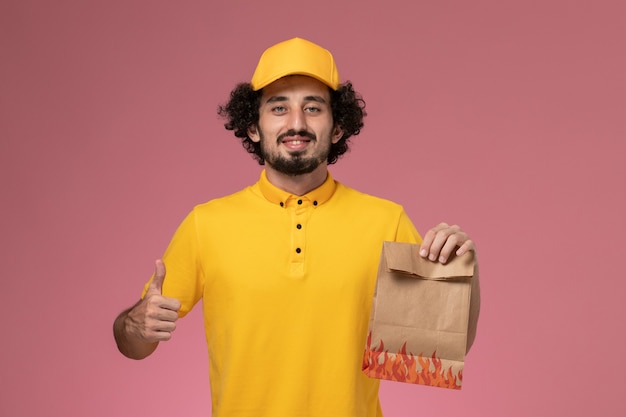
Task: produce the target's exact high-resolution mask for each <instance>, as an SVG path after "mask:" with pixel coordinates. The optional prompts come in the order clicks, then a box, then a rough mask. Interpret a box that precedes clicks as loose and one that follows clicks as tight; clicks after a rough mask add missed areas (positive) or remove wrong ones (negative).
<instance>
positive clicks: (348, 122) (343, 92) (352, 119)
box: [217, 82, 367, 165]
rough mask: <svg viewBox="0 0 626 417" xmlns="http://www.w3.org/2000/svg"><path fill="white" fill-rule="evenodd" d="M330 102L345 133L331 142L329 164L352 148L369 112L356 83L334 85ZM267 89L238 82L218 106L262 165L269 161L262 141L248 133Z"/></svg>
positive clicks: (245, 145)
mask: <svg viewBox="0 0 626 417" xmlns="http://www.w3.org/2000/svg"><path fill="white" fill-rule="evenodd" d="M329 90H330V104H331V109H332V112H333V121H334V123H335V125H337V126H340V127H341V130H342V131H343V136H341V138H340V139H339V141H337V143H335V144H332V145H331V149H330V153H329V154H328V164H334V163H335V162H337V160H338V159H339V157H340V156H341V155H343V154H344V153H346V152H347V151H348V148H349V138H350V137H351V136H356V135H358V134H359V133H361V128H363V118H365V116H366V115H367V113H366V112H365V101H364V100H363V98H362V97H361V95H360V94H358V93H357V92H356V91H354V88H353V87H352V83H350V82H346V83H344V84H341V85H340V86H339V88H337V90H332V89H330V88H329ZM262 91H263V90H259V91H254V90H253V89H252V86H251V85H250V84H249V83H240V84H238V85H237V86H236V87H235V88H234V89H233V91H231V93H230V100H229V101H228V102H227V103H226V104H224V105H220V106H218V109H217V113H218V115H219V116H221V117H222V118H224V119H226V123H224V127H225V128H226V129H227V130H232V131H233V133H234V134H235V136H236V137H238V138H239V139H241V144H242V145H243V147H244V149H245V150H246V151H248V152H249V153H250V154H252V156H253V157H254V159H256V160H257V161H258V162H259V164H260V165H263V164H265V160H264V159H263V155H262V153H261V144H260V143H258V142H253V141H252V139H250V137H249V136H248V129H249V128H250V127H251V126H255V125H257V124H258V122H259V106H260V104H261V95H262V94H263V92H262Z"/></svg>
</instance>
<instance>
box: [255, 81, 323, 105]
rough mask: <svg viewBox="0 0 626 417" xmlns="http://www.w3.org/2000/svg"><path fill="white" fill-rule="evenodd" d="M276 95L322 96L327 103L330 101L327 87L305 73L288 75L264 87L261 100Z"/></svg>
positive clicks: (290, 96) (296, 96) (295, 96)
mask: <svg viewBox="0 0 626 417" xmlns="http://www.w3.org/2000/svg"><path fill="white" fill-rule="evenodd" d="M277 96H280V97H285V98H287V99H289V98H294V99H296V98H303V97H307V96H316V97H321V98H323V99H324V100H325V101H326V102H327V103H328V102H330V91H329V87H328V86H327V85H326V84H324V83H322V82H321V81H318V80H316V79H315V78H311V77H307V76H305V75H288V76H286V77H283V78H279V79H278V80H276V81H274V82H273V83H271V84H270V85H268V86H266V87H264V88H263V95H262V96H261V102H262V103H264V102H266V100H268V99H270V98H272V97H277Z"/></svg>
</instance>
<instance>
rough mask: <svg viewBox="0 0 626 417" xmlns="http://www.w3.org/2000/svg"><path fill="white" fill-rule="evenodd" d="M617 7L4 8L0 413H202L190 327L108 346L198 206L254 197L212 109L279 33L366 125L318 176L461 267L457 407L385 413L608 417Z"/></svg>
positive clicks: (619, 119)
mask: <svg viewBox="0 0 626 417" xmlns="http://www.w3.org/2000/svg"><path fill="white" fill-rule="evenodd" d="M246 3H247V4H246ZM214 4H217V5H214ZM574 4H576V5H574ZM625 5H626V3H624V2H623V1H620V0H616V1H601V0H596V1H594V2H591V1H589V2H574V1H568V0H562V1H550V0H545V1H527V0H524V1H522V0H520V1H497V0H482V1H472V2H470V1H460V0H459V1H417V2H409V1H400V0H390V1H386V2H383V3H381V2H370V1H361V2H357V1H353V2H341V1H337V0H321V1H317V2H304V3H297V4H296V3H285V2H274V1H271V0H270V1H264V2H260V1H250V2H243V1H241V0H238V1H228V2H227V1H223V2H216V1H213V2H209V1H204V2H202V1H180V2H171V1H145V2H140V1H119V0H115V1H107V2H85V1H79V0H64V1H54V2H52V1H32V0H31V1H25V0H12V1H11V0H5V1H3V2H2V4H0V50H1V51H2V53H1V55H0V56H1V60H2V64H1V65H0V129H1V130H0V138H1V139H0V140H1V141H2V142H1V143H2V147H1V150H0V170H1V175H0V178H1V182H2V208H1V210H2V216H0V227H1V229H0V230H1V231H2V240H1V243H0V244H1V245H2V248H1V251H0V253H1V258H0V264H1V265H2V270H3V273H2V278H0V279H1V282H2V285H1V288H2V289H1V294H2V318H3V320H2V326H1V329H2V343H1V344H0V369H1V375H2V381H3V389H2V390H0V415H2V416H44V415H46V416H61V415H63V416H90V417H100V416H102V417H105V416H106V417H110V416H131V415H137V414H138V413H139V414H140V415H152V416H169V415H173V414H174V413H175V415H188V416H206V415H209V409H210V400H209V395H208V390H209V383H208V378H207V359H206V357H205V344H204V339H203V338H204V336H203V334H202V330H201V326H202V324H201V320H200V316H199V314H198V311H196V312H194V313H192V314H191V316H190V317H189V318H188V319H186V320H184V321H183V322H182V323H181V325H180V328H179V330H178V331H177V334H176V338H175V340H174V341H172V342H170V343H167V344H163V345H162V346H161V348H160V349H159V351H158V353H157V354H156V355H155V356H153V357H151V358H149V359H147V360H145V361H141V362H134V361H130V360H127V359H125V358H123V357H122V356H121V355H119V354H118V353H117V351H116V349H115V345H114V342H113V339H112V336H111V324H112V320H113V318H114V317H115V316H116V314H117V313H118V312H119V311H120V310H121V309H123V308H124V307H126V306H128V305H130V304H131V303H132V302H134V301H135V300H136V299H137V298H138V296H139V292H140V289H141V287H142V285H143V283H144V281H145V280H146V279H147V278H148V276H149V274H150V273H151V272H152V266H153V261H154V259H155V258H157V257H159V256H160V255H161V253H162V252H163V250H164V248H165V245H166V244H167V242H168V240H169V238H170V236H171V234H172V233H173V231H174V229H175V227H176V225H177V224H178V222H179V221H180V220H181V219H182V217H183V216H184V215H185V214H186V213H187V211H188V210H190V208H191V207H192V205H194V204H196V203H198V202H201V201H205V200H207V199H210V198H212V197H216V196H220V195H223V194H226V193H229V192H232V191H234V190H237V189H239V188H241V187H243V186H245V185H247V184H250V183H252V182H253V181H255V180H256V178H257V175H258V171H259V167H258V166H257V165H255V163H254V162H253V161H252V159H251V158H250V157H249V156H248V155H247V154H245V153H244V152H243V150H242V149H241V148H240V145H239V144H238V142H237V141H236V140H235V139H233V138H232V137H231V136H230V133H228V132H226V131H224V130H223V128H222V126H221V122H220V121H219V120H218V119H217V117H216V115H215V109H216V106H217V104H218V103H221V102H223V101H224V100H225V99H226V97H227V94H228V92H229V91H230V89H231V88H232V87H233V86H234V84H235V83H236V82H239V81H244V80H248V79H249V77H250V76H251V74H252V70H253V68H254V65H255V63H256V60H257V58H258V56H259V54H260V52H261V51H262V50H263V49H264V48H265V47H267V46H269V45H270V44H273V43H275V42H277V41H280V40H283V39H286V38H289V37H292V36H302V37H305V38H309V39H310V40H312V41H315V42H318V43H321V44H322V45H325V46H327V47H328V48H329V49H331V50H332V51H333V52H334V54H335V56H336V59H337V60H338V62H339V67H340V71H341V74H342V76H343V78H344V79H349V80H352V81H353V83H354V85H355V86H356V88H357V89H358V90H360V91H361V93H362V94H363V95H364V97H365V98H366V100H367V103H368V110H369V114H370V116H369V117H368V119H367V123H366V128H365V130H364V131H363V133H362V135H361V136H360V137H358V138H357V139H356V140H355V142H354V146H353V150H352V152H351V153H350V154H348V155H347V156H346V157H345V158H344V159H343V160H342V161H340V163H339V164H338V165H337V166H336V167H335V168H334V169H333V173H334V175H335V177H336V178H338V179H340V180H341V181H343V182H345V183H347V184H350V185H352V186H354V187H356V188H358V189H361V190H363V191H366V192H368V193H372V194H376V195H380V196H382V197H386V198H390V199H393V200H395V201H397V202H399V203H401V204H403V205H404V206H405V208H406V209H407V211H408V213H409V214H410V215H411V216H412V218H413V219H414V222H415V223H416V225H417V227H418V228H419V229H420V230H422V231H425V230H426V229H427V228H428V227H430V226H432V225H434V224H435V223H437V222H439V221H441V220H447V221H449V222H455V223H459V224H461V225H462V226H463V227H464V228H465V229H466V230H467V231H468V232H469V233H470V234H471V235H472V237H473V238H474V239H475V240H476V242H477V243H478V246H479V254H480V259H481V268H482V284H483V298H484V300H483V312H482V318H481V322H480V328H479V335H478V339H477V342H476V344H475V346H474V349H473V351H472V352H471V353H470V354H469V356H468V358H467V364H466V369H465V378H464V388H463V390H462V391H460V392H453V391H449V390H443V389H435V388H427V387H420V386H412V385H404V384H399V383H384V384H383V387H382V393H381V397H382V401H383V407H384V409H385V411H386V415H387V416H388V417H404V416H407V417H408V416H418V415H419V416H427V415H444V416H445V415H457V414H458V415H465V416H480V417H485V416H494V417H495V416H497V417H502V416H507V417H517V416H534V417H544V416H545V417H548V416H561V415H581V416H582V415H585V416H590V415H623V414H624V413H625V412H626V405H625V404H626V403H625V402H624V401H623V397H622V396H623V388H624V371H623V367H622V366H621V365H620V364H621V359H622V355H623V354H624V353H625V352H626V351H625V350H624V335H623V332H624V330H623V329H624V318H626V311H625V307H624V304H625V303H624V289H625V284H624V282H625V281H624V272H622V271H620V270H619V269H618V266H617V264H616V262H617V261H619V259H620V258H621V256H623V250H624V236H626V227H625V221H624V213H625V212H626V204H625V203H624V191H623V190H624V185H623V183H624V180H625V179H626V169H625V167H624V165H625V164H624V155H626V150H625V149H624V148H625V145H624V143H625V139H626V99H625V97H626V77H625V76H624V74H626V59H625V54H624V51H625V50H626V18H625V16H626V6H625ZM383 7H384V9H383Z"/></svg>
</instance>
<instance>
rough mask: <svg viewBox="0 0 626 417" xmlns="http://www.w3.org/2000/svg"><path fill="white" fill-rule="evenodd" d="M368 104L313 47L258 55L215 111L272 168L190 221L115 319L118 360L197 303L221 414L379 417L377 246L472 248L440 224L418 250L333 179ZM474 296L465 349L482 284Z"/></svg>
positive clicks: (398, 221) (407, 231) (402, 230)
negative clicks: (373, 337) (370, 338)
mask: <svg viewBox="0 0 626 417" xmlns="http://www.w3.org/2000/svg"><path fill="white" fill-rule="evenodd" d="M363 108H364V102H363V100H362V99H361V98H360V97H359V96H358V94H356V93H355V92H354V90H353V88H352V85H351V84H350V83H345V84H341V83H340V81H339V76H338V73H337V68H336V66H335V63H334V60H333V57H332V55H331V54H330V53H329V52H328V51H326V50H325V49H323V48H321V47H319V46H318V45H315V44H313V43H311V42H308V41H306V40H303V39H299V38H295V39H291V40H288V41H285V42H281V43H279V44H277V45H274V46H273V47H271V48H269V49H268V50H266V51H265V52H264V54H263V56H262V57H261V59H260V61H259V64H258V66H257V69H256V71H255V73H254V76H253V78H252V81H251V83H249V84H248V83H244V84H240V85H238V86H237V87H236V88H235V89H234V90H233V92H232V94H231V98H230V101H229V102H228V103H227V104H226V105H225V106H222V107H221V108H220V114H221V115H222V116H223V117H225V118H226V120H227V122H226V124H225V126H226V128H227V129H229V130H233V131H234V133H235V135H236V136H237V137H239V138H240V139H241V140H242V143H243V145H244V147H245V148H246V149H247V150H248V152H250V153H252V154H253V155H254V157H255V158H256V159H257V160H258V161H259V162H260V163H261V164H264V165H265V169H264V170H263V172H262V173H261V177H260V179H259V181H258V182H257V183H256V184H254V185H252V186H250V187H247V188H245V189H244V190H241V191H239V192H237V193H235V194H232V195H230V196H227V197H223V198H219V199H215V200H212V201H209V202H207V203H205V204H201V205H199V206H197V207H195V208H194V209H193V211H192V212H191V213H190V214H189V215H188V216H187V218H186V219H185V220H184V221H183V222H182V224H181V225H180V226H179V228H178V230H177V231H176V233H175V235H174V237H173V239H172V241H171V243H170V245H169V247H168V249H167V251H166V253H165V255H164V257H163V261H161V260H159V261H157V262H156V271H155V274H154V276H153V278H152V280H151V281H150V282H149V283H148V284H146V287H145V290H144V295H143V297H142V299H141V300H140V301H139V302H138V303H137V304H135V305H134V306H133V307H131V308H130V309H128V310H126V311H124V312H122V313H121V314H120V315H119V316H118V317H117V319H116V321H115V324H114V332H115V338H116V341H117V343H118V347H119V349H120V351H121V352H122V353H123V354H124V355H126V356H128V357H130V358H135V359H141V358H144V357H146V356H148V355H150V354H151V353H152V352H153V351H154V350H155V349H156V347H157V345H158V343H159V342H161V341H166V340H169V339H170V338H171V337H172V332H173V331H174V329H175V327H176V325H175V322H176V320H177V319H178V318H179V317H183V316H185V315H186V314H187V313H188V312H189V311H190V310H191V308H192V307H193V306H194V305H195V304H196V303H197V302H198V301H199V300H200V299H202V300H203V311H204V319H205V331H206V338H207V345H208V350H209V358H210V379H211V394H212V401H213V415H214V416H220V417H232V416H237V417H241V416H253V417H264V416H268V417H269V416H271V417H281V416H284V417H293V416H310V417H314V416H320V417H322V416H323V417H328V416H337V417H339V416H342V417H344V416H345V417H348V416H350V417H353V416H354V417H357V416H359V417H361V416H381V415H382V412H381V409H380V404H379V400H378V386H379V381H378V380H375V379H370V378H368V377H366V376H365V375H364V374H363V373H362V372H361V364H362V358H363V351H364V347H365V338H366V332H367V326H368V319H369V313H370V306H371V302H372V297H373V292H374V287H375V282H376V274H377V266H378V261H379V258H380V251H381V248H382V242H383V241H400V242H410V243H421V248H420V249H421V255H422V256H424V257H428V258H429V259H430V260H432V261H434V262H446V260H447V259H448V257H449V256H450V255H451V254H452V252H453V251H456V253H457V254H462V253H464V252H467V251H470V250H475V248H474V244H473V242H472V241H471V240H470V239H469V238H468V236H467V235H466V234H465V233H464V232H463V231H461V230H460V229H459V228H458V227H456V226H448V225H447V224H445V223H442V224H440V225H438V226H436V227H435V228H433V229H431V230H430V231H428V233H427V234H426V235H425V238H424V240H423V242H422V239H421V238H420V235H419V234H418V232H417V231H416V230H415V228H414V226H413V224H412V223H411V221H410V220H409V218H408V216H407V215H406V213H405V212H404V210H403V209H402V207H401V206H399V205H397V204H395V203H392V202H389V201H386V200H382V199H379V198H376V197H372V196H368V195H366V194H362V193H359V192H357V191H355V190H353V189H351V188H349V187H346V186H345V185H343V184H341V183H339V182H337V181H335V180H334V179H333V178H332V177H331V175H330V173H329V172H328V165H329V164H332V163H334V162H336V161H337V158H338V157H339V156H340V155H341V154H343V153H344V152H345V151H346V150H347V148H348V139H349V138H350V137H351V136H353V135H357V134H358V133H359V131H360V129H361V127H362V126H363V117H364V111H363ZM165 265H167V279H165ZM474 281H476V280H474ZM474 297H475V300H473V303H474V305H473V308H472V310H473V313H472V317H471V319H470V321H471V323H470V329H469V334H470V335H469V342H468V348H469V345H471V341H472V340H473V338H474V335H475V331H476V322H477V319H478V309H477V303H478V287H477V281H476V287H475V288H474Z"/></svg>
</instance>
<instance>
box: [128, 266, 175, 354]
mask: <svg viewBox="0 0 626 417" xmlns="http://www.w3.org/2000/svg"><path fill="white" fill-rule="evenodd" d="M163 281H165V265H164V264H163V261H162V260H160V259H159V260H157V261H156V266H155V271H154V277H153V278H152V282H150V285H149V287H148V291H147V292H146V294H145V295H144V297H143V300H141V302H139V304H137V305H136V306H135V307H134V308H133V309H132V310H130V311H129V312H128V319H127V323H126V326H127V331H128V332H129V333H132V334H134V335H135V336H137V337H139V338H140V339H142V340H143V341H145V342H162V341H166V340H170V339H171V338H172V332H173V331H174V330H176V320H178V310H180V301H178V300H177V299H175V298H168V297H164V296H163Z"/></svg>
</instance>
